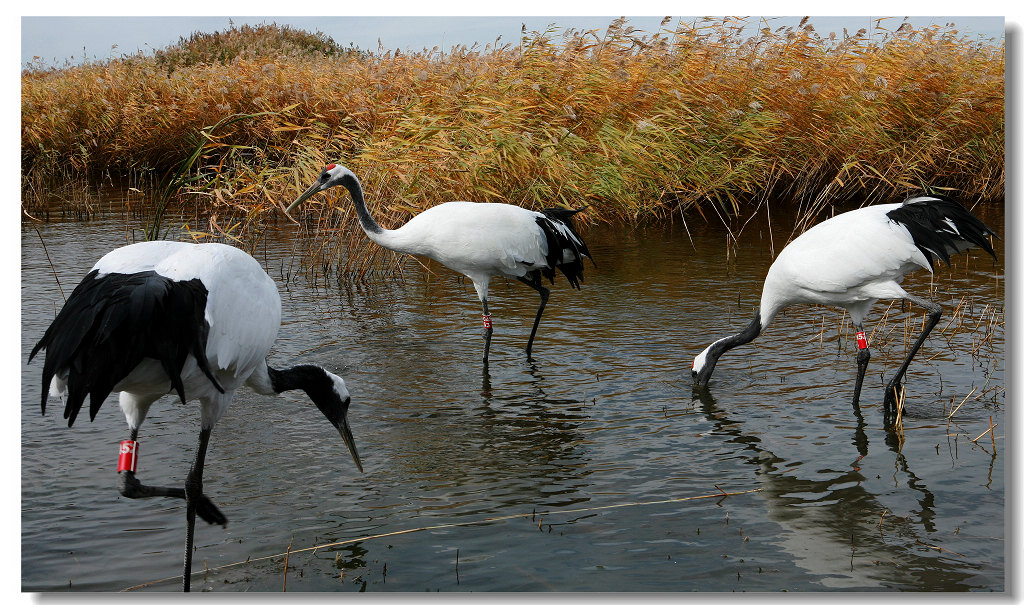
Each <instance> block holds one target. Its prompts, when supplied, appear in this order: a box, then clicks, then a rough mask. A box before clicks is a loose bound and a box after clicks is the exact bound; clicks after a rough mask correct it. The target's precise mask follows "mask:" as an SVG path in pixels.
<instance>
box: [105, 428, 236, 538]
mask: <svg viewBox="0 0 1024 605" xmlns="http://www.w3.org/2000/svg"><path fill="white" fill-rule="evenodd" d="M138 437H139V429H138V428H133V429H132V431H131V440H132V441H138ZM117 484H118V485H117V487H118V491H120V492H121V495H122V496H124V497H125V498H132V499H135V498H153V497H167V498H180V499H182V500H184V499H185V490H184V489H182V488H180V487H154V486H151V485H143V484H142V483H141V482H139V480H138V479H137V478H136V477H135V471H130V470H125V471H121V472H120V473H118V476H117ZM196 514H198V515H199V517H200V518H201V519H202V520H203V521H206V522H207V523H211V524H213V523H216V524H218V525H227V523H228V519H227V517H225V516H224V514H223V513H221V512H220V510H219V509H218V508H217V506H216V505H215V504H214V503H213V502H212V501H210V499H209V498H207V497H206V496H200V498H199V499H198V500H197V501H196Z"/></svg>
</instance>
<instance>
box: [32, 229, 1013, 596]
mask: <svg viewBox="0 0 1024 605" xmlns="http://www.w3.org/2000/svg"><path fill="white" fill-rule="evenodd" d="M983 218H984V219H985V220H986V221H987V222H989V224H991V225H993V226H994V227H995V229H996V231H998V232H1000V233H1001V234H1002V233H1004V231H1003V228H1002V215H1001V214H995V213H994V212H992V211H990V212H989V213H988V214H985V215H983ZM772 219H773V223H772V225H773V228H774V229H773V230H772V231H771V232H769V230H768V225H767V223H762V222H761V221H760V219H757V220H755V221H754V222H752V223H751V224H749V225H748V226H747V227H746V229H745V230H744V233H743V235H742V236H741V238H740V246H739V249H738V253H737V254H735V255H734V256H731V255H729V254H728V252H727V246H726V237H725V231H724V229H723V228H722V227H721V226H716V225H707V226H695V225H693V224H692V221H691V224H690V233H689V235H688V234H687V232H686V230H684V229H683V228H682V227H681V226H679V225H677V226H676V228H675V229H660V228H659V229H635V230H630V229H621V228H619V229H611V228H601V227H597V228H593V229H591V230H589V231H587V232H586V238H587V239H588V243H589V245H590V248H591V250H592V252H593V255H594V258H595V259H596V262H597V266H596V267H595V266H592V265H589V264H588V266H587V268H586V272H585V275H586V281H585V282H584V285H583V288H582V290H581V291H574V290H571V289H570V288H569V287H568V285H567V284H566V282H565V280H564V279H562V278H561V276H559V278H557V279H556V284H555V286H554V287H553V289H552V295H551V300H550V302H549V305H548V307H547V310H546V312H545V315H544V320H543V322H542V324H541V328H540V331H539V333H538V336H537V340H536V342H535V346H534V358H533V359H532V360H529V359H527V358H526V356H525V354H524V351H523V347H524V346H525V343H526V339H527V337H528V335H529V328H530V324H531V322H532V318H533V314H534V312H535V309H536V305H537V302H538V297H537V296H536V293H535V292H533V291H532V290H530V289H528V288H526V287H524V286H522V284H519V283H518V282H515V281H511V282H507V283H506V282H504V281H503V280H500V279H498V280H495V281H494V282H492V289H491V300H490V310H491V313H492V315H493V320H494V328H495V333H494V339H493V342H492V346H491V362H490V364H489V366H488V367H487V369H486V370H485V369H484V368H483V367H482V366H481V363H480V361H479V358H480V355H481V352H482V344H483V343H482V337H481V327H480V309H479V303H478V302H477V299H476V296H475V293H474V291H473V288H472V284H471V283H469V282H468V281H467V280H464V279H460V278H459V277H458V276H456V275H454V274H453V273H451V272H450V271H447V270H446V269H444V268H443V267H440V266H438V265H436V264H433V265H431V270H432V271H433V273H434V274H433V275H431V274H429V273H427V272H426V271H424V270H423V269H422V268H421V267H420V266H419V265H417V264H415V263H411V264H410V265H409V266H408V267H407V269H406V271H405V275H406V279H405V280H404V281H396V280H386V279H376V280H370V281H367V282H366V283H359V284H338V283H337V282H336V281H335V280H332V279H326V280H324V279H317V280H311V279H309V278H308V273H306V272H303V271H302V270H301V264H300V262H299V257H300V256H301V250H302V249H303V242H301V241H299V240H298V239H297V238H298V237H299V236H298V235H297V234H296V233H295V232H293V231H291V230H290V229H291V228H290V227H286V226H282V231H278V232H273V233H271V235H270V236H269V237H268V239H267V241H266V243H265V244H264V245H261V246H260V247H259V249H258V250H256V251H255V256H256V257H257V258H258V259H259V260H260V262H261V263H263V264H264V266H265V267H266V269H267V271H268V272H269V274H270V275H271V276H272V277H274V279H275V280H276V281H277V282H278V284H279V285H280V287H281V293H282V299H283V306H284V318H283V325H282V328H281V332H280V335H279V339H278V342H277V344H276V346H275V347H274V350H273V351H272V354H271V357H270V362H271V364H272V365H278V366H282V365H288V364H292V363H296V362H316V363H320V364H322V365H324V366H325V367H327V368H329V369H332V370H334V371H336V372H337V373H339V374H340V375H342V376H343V377H344V378H345V380H346V382H347V384H348V387H349V390H350V391H351V393H352V399H353V406H352V408H351V410H350V413H349V419H350V422H351V424H352V430H353V432H354V434H355V437H356V442H357V444H358V447H359V450H360V453H361V455H362V458H363V464H364V468H365V472H364V473H362V474H360V473H359V472H358V471H357V470H356V469H355V467H354V465H353V464H352V461H351V459H350V458H349V454H348V452H347V451H346V448H345V446H344V444H343V443H342V442H341V440H340V438H339V437H338V435H337V432H336V431H334V429H333V428H332V427H331V426H330V425H329V424H327V423H326V422H324V421H323V418H322V416H321V415H320V413H319V412H318V411H317V410H316V409H315V407H314V406H313V405H312V404H311V403H310V402H309V401H308V400H307V399H305V398H304V397H303V396H301V395H300V394H294V393H289V394H287V395H286V396H283V397H276V398H274V397H263V396H258V395H256V394H254V393H252V392H249V391H246V390H240V391H239V392H238V394H237V395H236V398H235V401H234V402H233V404H232V406H231V408H230V409H229V410H228V412H227V414H226V415H225V416H224V418H223V419H222V420H221V422H220V423H219V424H218V425H217V427H216V428H215V429H214V431H213V436H212V440H211V444H210V452H209V454H208V456H207V467H206V473H205V489H206V492H207V494H208V495H209V496H210V497H211V498H212V499H213V500H214V501H215V502H216V503H217V504H218V505H219V506H220V508H221V510H222V511H223V512H224V513H225V514H226V515H227V516H228V518H229V523H228V526H227V528H226V529H222V528H219V527H211V526H206V525H205V524H204V525H200V526H197V531H196V546H197V550H196V553H195V558H194V561H195V563H194V569H197V570H203V569H204V568H208V569H209V571H207V572H205V573H198V574H197V575H196V576H195V577H194V579H193V583H192V586H193V590H200V589H204V590H214V591H277V590H281V589H282V587H283V585H284V583H285V581H286V582H287V589H288V590H290V591H297V590H299V591H358V590H367V591H410V592H417V591H435V590H441V591H733V590H737V591H781V590H789V591H822V590H826V591H829V590H944V591H959V590H976V591H990V590H995V591H1001V590H1004V587H1005V579H1004V575H1005V542H1004V528H1005V522H1004V513H1005V497H1004V465H1003V461H1004V460H1005V453H1004V449H1005V443H1004V440H1003V436H1004V432H1003V428H1002V427H1003V418H1004V408H1005V401H1006V399H1005V394H1004V391H1003V390H1002V386H1003V381H1004V374H1003V366H1004V363H1003V361H1004V333H1003V326H1002V323H1001V320H1002V310H1003V307H1002V306H1003V297H1004V288H1003V280H1002V276H1003V264H1002V248H1001V245H1002V242H997V245H998V246H1000V248H999V249H998V252H999V253H1000V258H999V260H998V261H994V262H993V261H992V260H991V259H990V258H988V257H987V256H983V255H982V254H980V253H978V252H973V253H972V254H971V255H970V256H969V257H958V258H957V259H956V260H955V262H954V266H953V267H952V268H951V269H949V268H946V267H945V266H944V265H943V266H942V267H941V268H940V269H939V270H938V271H937V275H936V278H935V279H934V280H931V279H929V276H928V274H927V272H921V273H919V274H915V275H914V276H912V277H911V278H909V279H908V281H907V284H906V285H907V288H908V289H910V290H912V291H914V292H917V293H918V294H923V295H929V296H931V297H932V298H933V299H934V300H936V301H937V302H939V303H941V304H942V305H943V307H944V309H945V312H946V313H945V315H944V317H943V320H942V321H941V322H940V323H939V327H938V328H936V331H935V332H933V335H932V336H931V337H930V338H929V340H928V341H927V343H926V344H925V346H924V348H923V349H922V350H921V352H920V354H919V355H918V358H917V359H916V360H915V362H914V364H913V365H912V366H911V369H910V372H909V374H908V377H909V380H908V383H907V391H908V409H907V414H906V419H905V440H904V441H903V442H901V441H900V440H899V439H898V438H897V437H896V436H895V435H893V434H892V433H889V432H886V431H885V430H883V428H882V426H881V420H882V410H881V398H882V386H883V384H884V376H887V375H890V374H891V373H892V372H893V371H894V369H895V367H896V366H897V365H898V363H899V362H900V360H901V358H902V355H903V351H904V346H905V345H904V341H905V339H906V338H909V339H912V338H913V335H914V334H915V333H916V332H915V330H918V329H920V317H921V316H920V314H919V313H920V310H918V309H913V308H912V307H909V306H908V307H907V310H908V311H913V315H912V316H911V315H908V313H903V312H901V310H900V305H899V303H897V304H896V305H895V306H894V309H893V310H892V312H891V315H890V316H889V317H888V318H887V319H885V320H884V321H880V316H881V315H882V314H883V313H884V312H885V310H886V306H887V304H886V303H879V304H878V305H877V306H876V308H875V309H874V312H873V313H872V315H871V316H870V317H869V325H870V327H868V330H869V332H870V331H871V330H872V329H873V328H876V327H877V329H878V332H877V336H875V335H873V340H872V342H873V357H872V359H871V365H870V368H869V371H868V375H867V379H866V381H865V390H864V395H863V398H862V405H861V408H860V410H859V413H858V411H856V410H854V409H853V408H852V406H851V405H850V397H851V394H852V388H853V379H854V375H855V372H856V363H855V351H856V348H855V344H854V343H853V341H852V338H853V334H852V330H851V329H850V328H849V326H848V321H847V322H846V323H844V318H843V315H842V313H841V312H838V311H836V310H834V309H828V308H819V307H801V308H794V309H791V310H789V311H787V312H785V313H784V314H782V315H781V316H780V317H779V319H778V320H777V321H776V323H775V324H773V325H772V326H771V327H770V328H769V329H768V330H767V331H766V332H765V333H764V334H763V335H762V336H761V337H760V338H759V339H758V340H756V341H754V343H752V344H751V345H747V346H745V347H742V348H739V349H736V350H734V351H732V352H730V353H729V354H727V355H726V356H724V357H723V358H722V359H721V361H720V362H719V365H718V368H717V370H716V373H715V376H714V378H713V380H712V383H711V388H710V391H709V392H710V395H709V396H708V395H705V396H700V395H698V394H697V393H695V392H694V391H693V390H692V388H691V386H690V376H689V369H690V362H691V360H692V359H693V356H694V355H695V354H696V353H698V352H699V351H700V350H701V349H702V348H703V347H704V346H706V345H707V344H708V343H710V342H711V341H713V340H715V339H717V338H720V337H722V336H726V335H728V334H732V333H735V332H737V331H739V330H740V329H742V327H743V326H745V325H746V323H747V322H748V321H749V320H750V318H751V317H752V316H753V309H754V307H755V306H756V304H757V300H758V296H759V294H760V285H761V280H763V278H764V275H765V273H766V271H767V268H768V265H769V264H770V263H771V258H772V249H773V246H774V249H775V250H776V251H777V250H778V249H779V248H780V247H781V245H782V244H783V243H784V241H785V240H786V238H787V237H788V236H789V231H788V225H789V224H791V222H792V221H791V219H790V221H789V223H787V219H786V217H781V218H780V217H778V216H773V217H772ZM36 229H38V232H37V231H36ZM769 234H770V236H769ZM41 239H42V241H44V242H45V244H46V252H48V255H49V259H47V255H46V254H45V253H44V249H43V247H42V245H41V243H40V240H41ZM124 243H126V229H125V223H124V219H122V218H116V217H115V218H98V219H93V220H90V221H84V222H83V221H72V222H59V221H55V222H51V223H42V224H39V223H36V224H29V223H26V224H25V225H24V226H23V229H22V259H21V261H22V313H23V315H22V341H21V352H22V361H23V362H25V361H26V360H27V355H28V352H29V350H30V349H31V346H32V345H33V344H34V343H35V342H36V341H37V340H38V338H39V337H40V336H41V335H42V332H43V331H44V330H45V328H46V326H47V325H48V323H49V321H51V320H52V318H53V316H54V313H55V312H56V310H57V309H59V308H60V306H61V305H62V304H63V299H62V297H61V292H60V290H59V289H58V287H57V282H56V280H55V275H54V273H56V277H57V278H58V279H59V282H60V286H61V288H62V289H63V292H64V294H69V293H70V291H71V290H72V289H73V287H74V285H75V284H76V283H77V282H78V280H79V279H81V277H82V276H84V275H85V273H86V272H87V271H88V269H89V267H90V266H91V265H92V264H93V263H94V262H95V261H96V260H97V259H98V258H99V257H100V256H101V255H102V254H103V253H105V252H106V251H107V250H109V249H111V248H113V247H115V246H118V245H122V244H124ZM51 263H52V266H51ZM929 291H931V293H930V294H929ZM965 296H966V298H964V297H965ZM958 306H959V307H960V309H961V312H959V313H955V312H954V309H957V307H958ZM908 317H910V319H909V320H908V319H906V318H908ZM942 330H945V333H943V332H942ZM905 332H906V334H907V335H908V336H906V337H905V335H904V333H905ZM883 334H884V335H885V337H884V338H883ZM883 341H885V344H882V343H883ZM875 343H879V346H877V347H876V346H875ZM41 365H42V364H41V363H40V361H34V362H33V363H32V365H29V366H27V367H26V369H25V370H24V371H23V374H22V397H21V399H22V494H21V496H22V589H23V590H26V591H62V590H71V591H95V590H104V591H115V590H121V589H125V588H129V587H135V586H139V585H144V586H142V587H141V588H139V590H149V591H173V590H178V589H179V584H180V580H179V579H172V580H169V581H163V582H160V580H162V579H165V578H173V577H174V576H177V575H178V574H180V573H181V558H182V552H181V551H182V548H183V544H184V506H183V503H182V502H180V501H171V500H148V501H147V500H136V501H132V500H127V499H125V498H122V497H120V495H119V494H118V492H117V489H116V451H117V443H118V442H119V441H120V440H121V439H124V438H126V436H127V428H126V425H125V422H124V419H123V416H122V415H121V413H120V410H119V409H118V406H117V403H116V398H115V397H113V396H112V397H111V398H110V399H109V400H108V401H107V402H106V403H105V404H104V406H103V408H102V409H101V410H100V412H99V414H98V416H97V418H96V420H95V422H92V423H90V422H88V420H87V418H85V417H84V416H83V417H81V418H80V419H79V421H78V422H77V423H76V424H75V426H74V427H73V428H70V429H69V428H68V427H67V426H66V422H65V421H64V420H63V419H62V418H61V412H62V405H61V404H60V402H58V401H55V400H53V401H51V402H50V406H49V407H48V410H47V415H46V416H41V415H40V414H39V397H40V384H39V374H40V371H41ZM972 390H973V391H974V393H973V395H971V396H970V397H968V395H969V394H971V392H972ZM965 398H967V401H966V403H964V404H963V405H962V406H961V407H960V408H959V409H958V410H957V411H956V413H955V414H954V415H953V418H952V420H948V419H947V416H948V414H949V412H950V411H951V409H952V408H953V407H954V406H955V405H956V404H959V403H960V402H961V401H962V400H964V399H965ZM990 418H991V421H992V422H993V423H995V424H997V425H999V426H997V427H996V429H995V431H994V439H993V438H992V436H991V435H985V436H984V437H982V438H981V439H978V440H977V441H976V442H975V441H972V439H974V438H975V437H977V436H978V435H980V434H982V433H983V432H984V431H985V430H986V429H988V428H989V426H990V425H989V422H990ZM197 432H198V411H197V404H195V403H192V404H190V405H188V406H182V405H180V404H178V403H177V402H176V400H174V399H172V398H170V397H167V398H165V399H163V400H161V402H159V403H158V404H156V405H155V406H154V407H153V410H152V412H151V413H150V416H149V418H148V419H147V421H146V423H145V424H144V425H143V427H142V429H141V432H140V438H139V440H140V443H141V452H142V453H141V460H140V470H139V476H140V478H141V479H142V480H143V481H144V482H146V483H151V484H154V485H161V484H164V485H169V484H175V485H176V484H180V483H182V482H183V481H184V477H185V474H186V473H187V471H188V466H189V463H190V461H191V459H192V456H193V452H194V448H195V441H196V439H197ZM752 490H756V491H752ZM723 491H724V492H730V493H733V492H745V493H741V494H738V495H734V496H730V497H724V496H723V497H707V496H714V495H715V494H721V493H722V492H723ZM697 497H700V498H697ZM497 517H508V518H503V519H500V520H494V521H486V520H487V519H493V518H497ZM424 528H431V529H424ZM403 530H416V531H410V532H408V533H395V532H401V531H403ZM381 534H390V535H385V536H382V537H373V536H380V535H381ZM338 543H341V544H338ZM318 545H323V546H321V547H320V548H317V549H315V550H313V547H316V546H318ZM289 547H290V549H291V550H292V551H293V552H292V554H290V555H289V558H288V570H287V575H286V574H285V565H284V559H285V557H284V553H285V552H286V551H288V550H289ZM246 561H249V562H248V563H246Z"/></svg>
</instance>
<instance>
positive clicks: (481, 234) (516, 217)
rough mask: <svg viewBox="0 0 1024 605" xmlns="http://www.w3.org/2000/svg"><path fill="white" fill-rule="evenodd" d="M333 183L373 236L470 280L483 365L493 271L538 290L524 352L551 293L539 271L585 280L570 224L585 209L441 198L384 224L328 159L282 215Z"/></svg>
mask: <svg viewBox="0 0 1024 605" xmlns="http://www.w3.org/2000/svg"><path fill="white" fill-rule="evenodd" d="M338 185H341V186H343V187H345V189H348V192H349V194H350V195H351V196H352V201H353V203H354V204H355V207H356V216H357V217H358V218H359V224H360V225H361V226H362V228H363V231H365V232H366V235H367V236H368V237H369V238H370V239H371V240H373V241H374V242H376V243H377V244H379V245H381V246H383V247H385V248H387V249H389V250H394V251H396V252H404V253H406V254H416V255H420V256H426V257H428V258H432V259H434V260H436V261H438V262H439V263H441V264H442V265H444V266H446V267H448V268H449V269H452V270H454V271H458V272H459V273H462V274H463V275H465V276H466V277H468V278H469V279H470V280H472V281H473V286H474V287H475V288H476V293H477V296H478V297H479V298H480V303H481V304H482V305H483V323H484V363H485V364H486V363H487V355H488V352H489V351H490V348H491V332H492V331H493V328H492V323H491V315H490V313H489V312H488V311H487V287H488V284H490V281H491V277H492V276H494V275H506V276H509V277H515V278H516V279H518V280H519V281H521V282H523V283H524V284H526V285H527V286H530V287H531V288H533V289H534V290H536V291H537V292H538V293H540V307H539V308H538V309H537V317H536V318H535V319H534V321H533V329H532V330H531V331H530V340H529V341H527V343H526V355H527V357H529V356H530V353H531V351H532V350H533V339H534V337H535V336H536V335H537V326H538V325H539V324H540V316H541V315H542V314H543V313H544V306H545V305H547V302H548V294H549V293H550V290H548V289H547V288H545V287H544V285H543V284H542V281H541V278H542V276H543V277H547V278H548V280H550V281H551V283H554V280H555V269H556V268H557V269H559V270H560V271H561V272H562V274H564V275H565V277H566V279H567V280H569V284H570V285H572V286H573V287H574V288H576V289H579V287H580V282H581V281H583V257H584V256H586V257H587V258H590V251H589V250H587V245H586V244H585V243H584V242H583V239H582V238H581V237H580V236H579V234H578V233H576V230H575V229H574V228H573V225H572V215H574V214H576V213H577V212H579V211H580V210H582V208H580V209H579V210H566V209H563V208H547V209H545V210H542V211H541V212H535V211H533V210H527V209H525V208H520V207H519V206H514V205H512V204H498V203H476V202H446V203H444V204H439V205H437V206H433V207H431V208H428V209H426V210H424V211H423V212H421V213H419V214H417V215H416V216H414V217H413V218H412V219H410V220H409V222H407V223H406V224H404V225H402V226H401V227H399V228H398V229H383V228H381V226H380V225H378V224H377V221H375V220H374V218H373V216H371V215H370V211H369V210H367V208H366V201H365V200H364V199H363V188H362V187H361V186H360V184H359V179H357V178H356V175H355V174H353V173H352V171H351V170H349V169H348V168H345V167H344V166H341V165H338V164H328V165H327V166H326V167H325V168H324V170H323V172H321V173H320V177H319V178H318V179H317V180H316V182H315V183H313V184H312V185H311V186H310V187H309V189H307V190H306V191H305V192H304V193H303V194H302V195H300V196H299V197H298V199H296V200H295V201H294V202H292V204H291V205H290V206H288V208H287V209H286V210H285V212H286V213H288V212H291V211H292V210H293V209H294V208H295V207H296V206H298V205H299V204H301V203H302V202H304V201H306V200H307V199H309V198H310V197H312V196H313V195H314V194H315V193H317V192H320V191H324V190H326V189H330V188H331V187H336V186H338ZM591 260H593V259H591Z"/></svg>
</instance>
